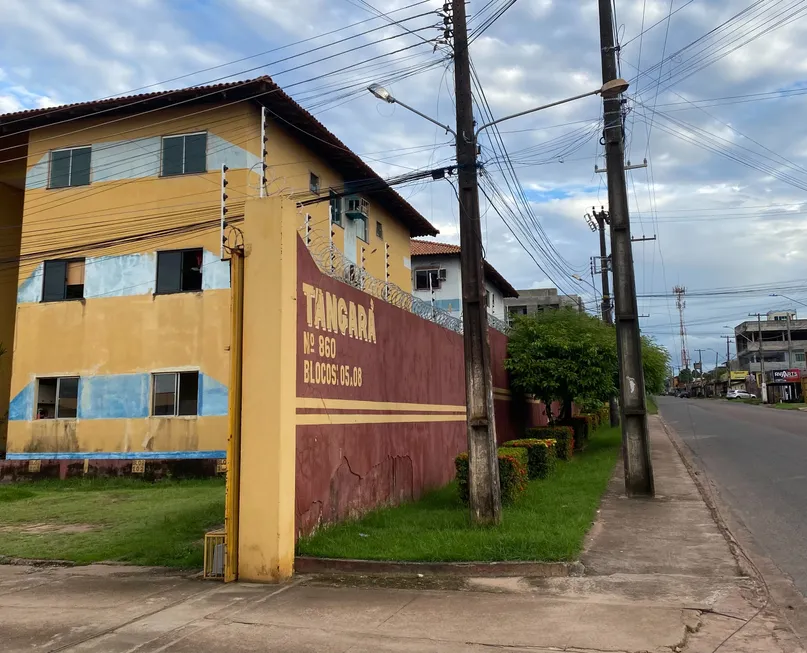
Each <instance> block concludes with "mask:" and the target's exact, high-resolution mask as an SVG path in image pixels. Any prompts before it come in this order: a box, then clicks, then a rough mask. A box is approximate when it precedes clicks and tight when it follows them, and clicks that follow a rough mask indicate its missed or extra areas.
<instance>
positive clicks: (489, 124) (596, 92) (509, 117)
mask: <svg viewBox="0 0 807 653" xmlns="http://www.w3.org/2000/svg"><path fill="white" fill-rule="evenodd" d="M601 91H602V89H600V88H598V89H597V90H595V91H589V92H588V93H582V94H580V95H575V96H574V97H570V98H566V99H565V100H558V101H557V102H550V103H549V104H544V105H543V106H540V107H535V108H533V109H527V110H526V111H519V112H518V113H514V114H512V115H509V116H505V117H504V118H499V119H498V120H494V121H492V122H487V123H485V124H484V125H482V126H481V127H480V128H479V129H477V130H476V134H474V137H477V136H479V134H480V133H481V132H482V130H484V129H487V128H488V127H492V126H493V125H497V124H498V123H500V122H504V121H505V120H510V119H511V118H520V117H521V116H526V115H527V114H530V113H535V112H536V111H542V110H543V109H549V108H551V107H556V106H558V105H559V104H566V103H567V102H574V101H575V100H580V99H582V98H584V97H589V96H590V95H599V94H600V92H601ZM455 135H456V134H455Z"/></svg>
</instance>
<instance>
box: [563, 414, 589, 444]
mask: <svg viewBox="0 0 807 653" xmlns="http://www.w3.org/2000/svg"><path fill="white" fill-rule="evenodd" d="M562 423H563V425H564V426H571V427H572V429H573V430H574V449H575V451H582V450H583V449H585V448H586V444H587V442H588V437H589V435H590V434H591V431H592V430H593V429H592V428H591V420H590V419H589V418H588V417H587V416H584V415H580V416H578V417H569V418H567V419H565V420H563V422H562Z"/></svg>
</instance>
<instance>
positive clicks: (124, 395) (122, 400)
mask: <svg viewBox="0 0 807 653" xmlns="http://www.w3.org/2000/svg"><path fill="white" fill-rule="evenodd" d="M34 383H35V382H34V381H32V382H31V383H29V384H28V385H27V386H25V387H24V388H23V389H22V390H20V392H19V393H17V396H16V397H14V399H12V401H11V407H10V410H9V420H12V421H31V420H33V417H34ZM78 396H79V401H78V417H79V419H142V418H144V417H149V416H150V414H151V375H150V374H109V375H99V376H80V377H79V388H78ZM198 402H199V405H198V414H199V416H200V417H210V416H216V415H227V406H228V404H227V386H225V385H224V384H222V383H220V382H219V381H217V380H216V379H214V378H213V377H211V376H208V375H207V374H204V373H201V372H200V373H199V393H198Z"/></svg>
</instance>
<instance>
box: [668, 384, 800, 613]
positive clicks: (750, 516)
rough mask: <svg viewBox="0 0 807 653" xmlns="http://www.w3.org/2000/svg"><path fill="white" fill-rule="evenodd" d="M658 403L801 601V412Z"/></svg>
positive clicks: (717, 404) (711, 403)
mask: <svg viewBox="0 0 807 653" xmlns="http://www.w3.org/2000/svg"><path fill="white" fill-rule="evenodd" d="M658 404H659V410H660V411H661V415H662V417H663V418H664V420H665V421H666V422H667V423H668V424H669V425H670V426H671V427H672V428H674V429H675V431H676V432H677V433H678V435H679V436H680V437H681V439H682V440H683V441H684V442H685V443H686V444H687V445H688V446H689V448H690V449H691V450H692V451H693V453H694V454H695V456H696V457H697V458H698V459H699V461H700V464H701V466H702V467H703V468H704V471H705V472H706V473H707V474H708V476H709V479H710V480H711V481H712V482H713V483H714V485H716V486H717V488H718V490H719V492H720V495H721V497H722V499H723V501H724V502H725V503H726V504H728V506H729V507H730V508H731V510H733V511H734V515H735V517H737V518H739V519H740V520H741V521H742V522H743V523H744V524H745V526H746V527H747V528H748V529H749V530H750V531H751V533H752V534H753V536H754V538H755V539H756V541H757V543H758V544H759V546H760V548H761V549H762V552H763V553H764V554H765V555H767V556H768V557H769V558H770V559H771V560H772V561H773V562H774V563H775V564H776V565H777V566H778V567H779V569H781V570H782V571H784V572H785V573H786V574H788V575H789V576H790V577H791V578H792V579H793V581H794V582H795V584H796V587H797V588H798V589H799V591H800V592H801V593H802V594H803V595H804V596H805V597H807V412H803V411H788V410H776V409H773V408H767V407H764V406H751V405H748V404H741V403H734V402H730V401H724V400H709V399H677V398H675V397H660V398H659V399H658Z"/></svg>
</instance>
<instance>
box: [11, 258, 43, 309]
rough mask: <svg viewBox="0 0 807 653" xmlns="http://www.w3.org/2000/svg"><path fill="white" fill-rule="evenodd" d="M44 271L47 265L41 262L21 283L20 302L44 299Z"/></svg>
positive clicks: (19, 290)
mask: <svg viewBox="0 0 807 653" xmlns="http://www.w3.org/2000/svg"><path fill="white" fill-rule="evenodd" d="M44 272H45V265H44V264H43V263H40V264H39V265H37V266H36V268H35V269H34V271H33V272H31V274H30V275H29V276H28V278H27V279H26V280H25V281H23V282H22V283H21V284H20V287H19V289H18V290H17V303H18V304H32V303H36V302H41V301H42V275H43V274H44Z"/></svg>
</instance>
